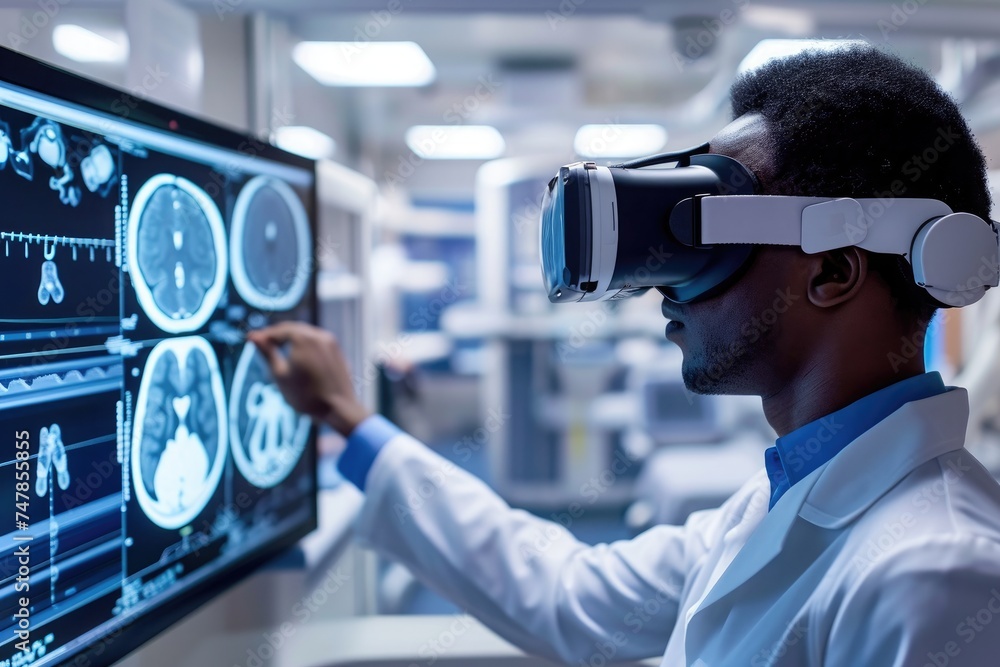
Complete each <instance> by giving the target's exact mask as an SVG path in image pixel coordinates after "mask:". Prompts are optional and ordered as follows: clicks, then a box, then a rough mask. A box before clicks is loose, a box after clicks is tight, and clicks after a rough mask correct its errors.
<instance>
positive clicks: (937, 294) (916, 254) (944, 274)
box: [910, 213, 1000, 308]
mask: <svg viewBox="0 0 1000 667" xmlns="http://www.w3.org/2000/svg"><path fill="white" fill-rule="evenodd" d="M910 264H911V265H912V266H913V278H914V280H915V281H916V283H917V284H918V285H920V286H921V287H923V288H924V289H925V290H927V293H928V294H929V295H930V296H931V297H932V298H933V299H934V300H935V301H937V302H938V303H940V304H941V306H942V307H944V308H960V307H962V306H968V305H969V304H973V303H975V302H976V301H979V300H980V299H981V298H983V294H985V293H986V290H987V289H989V288H990V287H996V286H997V284H998V280H1000V246H998V245H997V232H996V230H995V228H994V227H993V225H992V224H991V223H988V222H986V221H984V220H983V219H982V218H980V217H978V216H976V215H972V214H971V213H950V214H948V215H943V216H940V217H937V218H931V219H930V220H928V221H927V222H926V223H924V225H923V226H922V227H921V228H920V229H919V230H918V231H917V234H916V236H914V237H913V245H912V246H911V248H910Z"/></svg>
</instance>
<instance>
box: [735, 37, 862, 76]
mask: <svg viewBox="0 0 1000 667" xmlns="http://www.w3.org/2000/svg"><path fill="white" fill-rule="evenodd" d="M864 43H865V42H863V41H861V40H857V39H762V40H761V41H759V42H757V45H756V46H755V47H753V48H752V49H750V53H748V54H747V55H746V57H745V58H743V60H742V61H741V62H740V66H739V67H737V68H736V73H737V74H743V73H744V72H749V71H750V70H754V69H757V68H758V67H760V66H762V65H765V64H767V63H768V62H770V61H772V60H777V59H779V58H787V57H788V56H794V55H796V54H799V53H802V52H803V51H811V50H818V51H835V50H837V49H843V48H846V47H849V46H853V45H855V44H864Z"/></svg>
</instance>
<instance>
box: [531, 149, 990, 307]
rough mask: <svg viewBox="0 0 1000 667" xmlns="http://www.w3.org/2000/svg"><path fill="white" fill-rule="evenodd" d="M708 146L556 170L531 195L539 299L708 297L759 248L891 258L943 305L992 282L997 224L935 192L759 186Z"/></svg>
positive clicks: (979, 293)
mask: <svg viewBox="0 0 1000 667" xmlns="http://www.w3.org/2000/svg"><path fill="white" fill-rule="evenodd" d="M708 150H709V145H708V144H703V145H701V146H697V147H695V148H692V149H688V150H685V151H680V152H675V153H663V154H660V155H653V156H651V157H647V158H641V159H639V160H635V161H632V162H626V163H623V164H619V165H614V166H611V167H603V166H598V165H597V164H595V163H593V162H574V163H573V164H568V165H566V166H564V167H561V168H560V169H559V173H558V174H556V176H555V178H553V179H552V180H551V181H550V182H549V184H548V187H547V189H546V191H545V196H544V200H543V202H542V220H541V225H540V227H541V239H540V242H541V256H542V273H543V277H544V281H545V288H546V291H547V292H548V296H549V300H550V301H552V302H554V303H565V302H570V301H600V300H604V299H620V298H623V297H627V296H632V295H634V294H640V293H642V292H645V291H646V290H647V289H649V288H651V287H655V288H657V289H658V290H659V291H660V293H661V294H663V296H665V297H666V298H667V299H669V300H671V301H674V302H676V303H688V302H692V301H696V300H698V299H704V298H708V297H710V296H712V295H714V294H717V293H718V292H720V291H722V290H724V289H726V288H727V287H728V286H729V285H730V284H732V283H733V282H734V281H735V280H737V279H738V278H739V276H740V275H741V274H742V272H743V271H744V270H745V269H746V268H747V267H748V266H749V264H750V260H751V258H752V256H753V254H754V248H755V247H756V246H759V245H792V246H798V247H800V248H802V250H803V251H804V252H807V253H819V252H824V251H827V250H833V249H835V248H845V247H849V246H857V247H859V248H863V249H865V250H868V251H870V252H874V253H886V254H893V255H900V256H902V257H905V258H906V260H907V261H908V262H909V263H910V266H911V267H912V268H913V277H914V280H915V281H916V283H917V284H918V285H920V286H921V287H923V288H924V290H925V291H926V292H927V295H928V298H929V299H931V300H932V301H933V303H934V304H935V305H937V306H939V307H943V308H950V307H958V306H965V305H969V304H971V303H975V302H976V301H978V300H979V299H981V298H982V297H983V294H985V293H986V290H987V289H989V288H990V287H996V286H997V284H998V282H1000V245H998V228H997V225H996V223H993V222H990V221H988V220H983V219H982V218H980V217H978V216H975V215H972V214H970V213H956V212H953V211H952V210H951V208H949V207H948V206H947V205H946V204H945V203H943V202H941V201H938V200H936V199H906V198H894V199H886V198H881V199H879V198H873V199H850V198H830V197H783V196H774V195H761V194H759V192H760V186H759V184H758V183H757V179H756V178H755V177H754V175H753V172H751V171H750V170H749V169H747V168H746V167H745V166H743V165H742V164H741V163H740V162H738V161H737V160H734V159H732V158H730V157H726V156H724V155H716V154H710V153H708ZM670 163H675V164H674V166H673V167H665V166H663V165H667V164H670ZM650 167H655V168H650Z"/></svg>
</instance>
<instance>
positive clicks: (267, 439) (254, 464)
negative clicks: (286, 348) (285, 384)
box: [229, 345, 310, 488]
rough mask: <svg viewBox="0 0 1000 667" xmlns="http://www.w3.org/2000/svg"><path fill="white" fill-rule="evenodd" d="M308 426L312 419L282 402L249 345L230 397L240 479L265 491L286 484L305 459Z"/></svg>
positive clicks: (238, 363) (233, 437) (232, 432)
mask: <svg viewBox="0 0 1000 667" xmlns="http://www.w3.org/2000/svg"><path fill="white" fill-rule="evenodd" d="M309 426H310V424H309V418H308V417H305V416H303V415H299V414H298V413H296V412H295V410H293V409H292V408H291V406H289V405H288V404H287V403H286V402H285V400H284V399H283V398H282V397H281V392H280V391H279V390H278V387H277V385H275V384H274V382H273V381H272V380H271V376H270V373H269V372H268V369H267V363H266V361H265V360H264V357H263V356H262V355H261V354H260V352H258V351H257V348H256V347H255V346H254V345H246V346H245V347H244V348H243V353H242V354H241V355H240V359H239V361H238V362H237V364H236V373H235V375H234V376H233V388H232V393H231V394H230V397H229V435H230V439H231V442H232V445H233V460H234V461H235V462H236V467H237V468H239V471H240V473H242V474H243V476H244V477H246V479H247V480H248V481H249V482H250V483H251V484H253V485H254V486H258V487H261V488H267V487H272V486H274V485H276V484H278V483H279V482H281V481H282V480H283V479H285V477H287V476H288V473H290V472H291V471H292V468H294V467H295V464H296V463H297V462H298V460H299V458H300V457H301V456H302V451H303V449H304V448H305V445H306V441H307V439H308V437H309Z"/></svg>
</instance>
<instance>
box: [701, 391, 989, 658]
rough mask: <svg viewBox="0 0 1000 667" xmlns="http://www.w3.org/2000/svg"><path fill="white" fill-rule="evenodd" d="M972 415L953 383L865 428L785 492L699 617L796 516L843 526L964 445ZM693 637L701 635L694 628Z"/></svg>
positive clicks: (761, 562)
mask: <svg viewBox="0 0 1000 667" xmlns="http://www.w3.org/2000/svg"><path fill="white" fill-rule="evenodd" d="M968 420H969V395H968V392H967V391H966V390H965V389H962V388H960V387H949V388H948V390H947V391H945V392H944V393H943V394H937V395H936V396H931V397H929V398H925V399H922V400H919V401H912V402H910V403H906V404H905V405H903V406H902V407H901V408H899V409H898V410H896V411H895V412H893V413H892V414H890V415H889V416H888V417H886V418H885V419H883V420H882V421H881V422H879V423H878V424H876V425H875V426H874V427H872V428H871V429H869V430H868V431H866V432H865V433H864V434H862V435H861V436H860V437H858V438H857V439H856V440H855V441H854V442H852V443H851V444H850V445H848V446H847V447H845V448H844V449H843V450H841V451H840V452H839V453H838V454H837V455H836V456H834V457H833V458H832V459H831V460H830V461H828V462H827V463H825V464H823V465H822V466H820V467H819V468H817V469H816V470H814V471H813V472H812V473H810V474H809V475H808V476H806V478H805V479H803V480H801V481H800V482H798V483H797V484H795V485H794V486H792V488H791V489H789V490H788V491H787V492H786V493H785V494H784V496H782V498H781V499H780V500H779V501H778V503H777V504H775V506H774V508H773V509H772V510H771V511H770V512H768V513H767V514H766V515H765V516H764V517H763V518H762V519H761V522H760V524H759V525H757V526H756V528H755V529H754V530H753V532H752V533H751V535H750V537H749V538H748V539H747V542H746V544H744V545H743V547H742V548H741V549H740V551H739V552H738V553H737V554H736V557H735V558H734V559H733V562H732V563H730V565H729V567H728V568H726V571H725V572H723V574H722V576H721V577H720V578H719V580H718V581H717V582H716V584H715V586H713V587H712V589H711V590H710V591H709V593H708V595H707V596H706V597H705V599H704V601H703V602H702V603H701V604H700V605H699V606H698V611H697V612H696V614H695V618H697V617H698V616H701V617H702V618H705V616H704V612H705V611H706V610H708V609H709V608H710V607H711V606H712V605H714V604H715V603H716V602H718V601H719V600H721V599H722V598H724V597H726V596H727V595H729V594H730V593H732V592H733V591H735V590H736V589H738V588H740V587H741V586H742V585H743V584H745V583H746V582H747V581H749V580H750V579H751V578H752V577H753V576H755V575H756V574H757V573H758V572H760V571H761V570H762V569H764V567H766V566H767V565H768V564H769V563H771V561H773V560H774V559H775V558H777V557H778V555H779V554H781V552H782V550H783V549H784V547H785V543H786V541H787V538H788V535H789V533H790V532H791V530H792V527H793V526H794V525H795V524H796V519H797V518H799V517H801V518H802V519H804V520H805V521H808V522H809V523H812V524H814V525H816V526H819V527H821V528H826V529H831V530H834V529H839V528H842V527H843V526H845V525H847V524H848V523H850V522H851V521H852V520H854V519H855V518H856V517H857V516H858V515H860V514H861V513H862V512H864V511H865V510H866V509H868V508H869V507H870V506H871V505H872V504H873V503H874V502H875V501H876V500H878V499H879V498H881V497H882V496H883V495H884V494H885V493H886V492H887V491H889V489H891V488H892V487H893V486H895V484H896V483H897V482H899V481H900V480H901V479H903V477H905V476H906V475H907V474H909V473H910V472H911V471H912V470H913V469H914V468H916V467H917V466H919V465H921V464H923V463H926V462H927V461H930V460H931V459H933V458H936V457H938V456H941V455H942V454H946V453H948V452H950V451H954V450H956V449H960V448H961V447H962V446H963V443H964V440H965V429H966V425H967V423H968ZM831 539H832V537H831ZM692 622H694V619H692ZM689 630H694V628H693V627H691V628H689ZM688 638H689V641H690V640H694V638H693V637H692V636H691V635H690V634H689V637H688ZM694 641H695V643H697V640H694Z"/></svg>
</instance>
